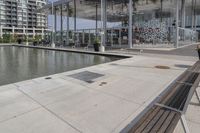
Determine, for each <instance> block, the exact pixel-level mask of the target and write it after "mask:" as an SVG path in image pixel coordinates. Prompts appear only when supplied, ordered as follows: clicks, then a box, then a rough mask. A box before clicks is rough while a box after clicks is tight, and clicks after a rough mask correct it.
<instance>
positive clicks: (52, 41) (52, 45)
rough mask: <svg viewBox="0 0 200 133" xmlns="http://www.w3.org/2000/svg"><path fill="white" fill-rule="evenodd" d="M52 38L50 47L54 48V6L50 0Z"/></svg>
mask: <svg viewBox="0 0 200 133" xmlns="http://www.w3.org/2000/svg"><path fill="white" fill-rule="evenodd" d="M51 10H52V20H53V21H52V38H51V47H52V48H55V43H54V36H55V35H54V34H55V32H54V30H55V20H54V19H55V16H54V6H53V2H52V9H51Z"/></svg>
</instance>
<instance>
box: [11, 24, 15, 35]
mask: <svg viewBox="0 0 200 133" xmlns="http://www.w3.org/2000/svg"><path fill="white" fill-rule="evenodd" d="M12 34H13V36H14V34H15V26H13V27H12Z"/></svg>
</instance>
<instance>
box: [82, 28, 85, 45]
mask: <svg viewBox="0 0 200 133" xmlns="http://www.w3.org/2000/svg"><path fill="white" fill-rule="evenodd" d="M82 42H83V44H85V31H84V30H83V34H82Z"/></svg>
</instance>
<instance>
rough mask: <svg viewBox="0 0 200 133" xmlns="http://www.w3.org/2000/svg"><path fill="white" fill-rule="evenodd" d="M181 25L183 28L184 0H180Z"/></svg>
mask: <svg viewBox="0 0 200 133" xmlns="http://www.w3.org/2000/svg"><path fill="white" fill-rule="evenodd" d="M181 27H182V28H185V0H182V1H181Z"/></svg>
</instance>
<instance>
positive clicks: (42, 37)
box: [42, 28, 44, 40]
mask: <svg viewBox="0 0 200 133" xmlns="http://www.w3.org/2000/svg"><path fill="white" fill-rule="evenodd" d="M43 39H44V28H42V40H43Z"/></svg>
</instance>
